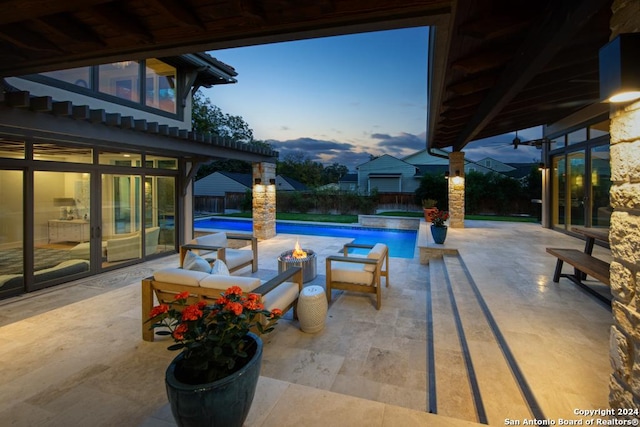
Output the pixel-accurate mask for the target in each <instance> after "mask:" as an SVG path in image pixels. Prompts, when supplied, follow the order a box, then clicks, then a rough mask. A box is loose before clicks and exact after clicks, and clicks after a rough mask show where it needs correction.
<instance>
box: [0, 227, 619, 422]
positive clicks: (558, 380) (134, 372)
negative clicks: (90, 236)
mask: <svg viewBox="0 0 640 427" xmlns="http://www.w3.org/2000/svg"><path fill="white" fill-rule="evenodd" d="M466 227H467V228H465V229H450V230H449V235H448V237H447V243H448V244H449V245H456V246H458V250H459V252H460V255H461V257H460V258H457V257H450V258H447V259H446V260H444V261H442V260H436V261H432V262H431V264H430V265H429V266H426V265H421V264H420V263H419V262H418V253H417V251H416V255H415V256H414V258H413V259H411V260H409V259H400V258H392V260H391V286H390V287H389V288H388V289H386V288H385V289H384V292H383V302H382V309H381V310H380V311H376V310H375V307H374V304H373V299H372V298H371V297H369V296H366V295H356V294H349V293H336V295H335V297H336V298H335V299H334V302H333V303H332V304H331V306H330V307H329V313H328V318H327V324H326V327H325V329H324V330H323V331H322V332H320V333H317V334H312V335H311V334H305V333H304V332H301V331H300V330H299V328H298V325H297V322H296V321H295V320H293V319H291V317H290V316H288V318H287V319H285V320H283V321H281V323H280V324H279V325H278V328H277V330H276V332H274V333H273V334H271V335H269V336H267V337H265V354H264V363H263V368H262V376H261V379H260V382H259V385H258V392H257V397H256V399H255V401H254V404H253V406H252V410H251V414H250V416H249V419H248V420H247V425H252V426H271V425H278V426H282V425H305V426H314V425H318V426H320V425H323V426H324V425H345V426H347V425H348V426H360V425H362V426H371V425H379V426H394V425H402V426H406V425H429V426H450V425H453V426H455V425H461V426H462V425H468V424H469V423H473V422H474V421H479V420H480V421H484V422H486V423H489V424H491V425H504V422H505V418H511V419H515V420H522V419H524V418H533V417H534V416H535V415H534V413H533V412H532V410H531V409H530V406H531V396H527V395H526V393H524V394H523V392H522V384H521V383H522V380H523V379H524V382H525V384H526V386H527V387H528V389H529V390H530V393H531V395H532V396H533V402H534V403H535V404H537V405H538V409H535V410H534V412H535V413H538V412H536V411H539V413H540V414H542V415H543V416H544V417H545V418H548V419H554V420H557V419H559V418H565V419H569V418H573V417H575V416H574V415H573V411H574V409H600V408H606V407H607V399H608V398H607V395H608V387H607V385H608V376H609V371H610V366H609V362H608V351H609V350H608V339H609V336H608V331H609V326H610V324H611V313H610V312H609V311H608V309H607V308H606V307H605V306H603V305H602V304H601V303H600V302H598V301H597V300H595V299H594V298H593V297H591V296H589V295H587V294H585V293H584V292H583V291H581V290H579V289H578V288H576V287H575V286H574V285H572V284H571V283H570V282H568V281H566V280H565V279H563V280H561V282H560V283H559V284H556V283H553V282H552V281H551V276H552V273H553V268H554V265H555V260H554V259H553V258H552V257H550V256H548V255H547V254H546V253H545V247H546V246H556V247H575V248H577V249H580V248H582V246H583V242H582V241H580V240H578V239H575V238H572V237H569V236H566V235H563V234H560V233H557V232H554V231H551V230H546V229H542V228H541V227H540V226H539V225H536V224H516V223H492V222H471V221H468V222H467V224H466ZM422 232H424V231H422ZM296 238H299V239H300V243H301V244H302V246H303V247H310V248H312V249H313V250H314V251H316V253H317V254H318V273H319V275H318V277H317V278H316V280H314V281H313V282H311V283H308V285H309V284H322V283H323V279H324V274H323V271H324V257H325V256H327V255H328V254H333V253H335V252H337V251H338V250H339V249H340V247H341V245H342V244H343V243H344V242H345V241H346V240H345V239H333V238H324V237H317V236H286V235H279V236H277V237H276V238H274V239H271V240H267V241H263V242H260V270H259V272H258V274H259V275H260V277H270V276H271V275H273V274H275V273H276V272H277V255H278V254H279V253H280V252H282V251H284V250H287V249H290V248H291V247H292V246H293V244H294V243H295V240H296ZM594 253H596V254H598V255H599V256H602V257H607V256H608V254H607V251H606V250H604V249H603V248H599V247H597V248H596V250H595V251H594ZM168 263H174V264H175V263H177V257H176V256H171V257H168V258H163V259H162V260H156V261H152V262H148V263H145V264H142V265H138V266H133V267H129V268H127V269H124V270H119V271H115V272H110V273H105V274H103V275H100V276H99V277H92V278H88V279H84V280H80V281H77V282H75V283H71V284H69V285H65V286H63V287H58V288H53V289H51V290H46V291H43V292H38V293H34V294H31V295H28V296H23V297H19V298H14V299H12V300H7V301H2V302H0V305H1V306H2V310H1V314H0V325H1V326H0V339H2V341H3V346H2V348H1V349H0V361H1V362H2V366H3V369H2V371H1V373H0V378H1V379H2V381H0V396H2V399H0V417H2V419H4V420H11V423H12V425H18V426H27V425H43V426H58V425H60V426H62V425H65V426H68V425H88V424H90V425H94V426H100V425H104V426H112V425H122V426H125V425H126V426H128V425H131V426H140V425H145V426H162V425H167V426H168V425H172V420H171V416H170V414H169V411H168V407H167V404H166V396H165V392H164V384H163V381H164V378H163V374H164V369H165V367H166V365H167V364H168V362H169V360H170V359H171V358H172V357H173V356H174V353H170V352H168V351H167V350H166V349H165V347H166V346H165V343H163V342H161V341H156V342H154V343H148V342H143V341H142V340H141V337H140V326H139V324H140V289H139V279H140V278H142V277H145V276H147V275H149V274H151V273H152V272H153V271H154V270H155V269H157V268H161V267H162V266H164V265H167V264H168ZM247 274H250V273H247ZM469 278H471V279H469ZM483 304H484V306H485V307H484V310H483V307H482V305H483ZM487 311H488V313H489V317H487ZM456 312H457V317H456V315H455V314H456ZM487 319H489V320H487ZM491 320H492V321H493V324H492V323H491ZM496 330H497V331H498V335H499V337H502V339H503V341H502V342H501V341H500V339H497V338H496ZM461 332H462V334H461ZM461 336H462V337H463V338H460V337H461ZM505 348H506V350H505ZM505 351H506V352H507V353H508V354H510V355H511V356H512V357H513V359H514V360H515V362H516V366H517V369H518V371H519V372H520V374H521V378H516V379H514V375H513V369H512V368H513V365H510V363H509V360H508V358H505ZM469 360H470V361H471V365H472V366H473V369H472V371H470V370H469V363H468V362H469ZM469 372H472V374H473V375H472V377H470V376H469ZM474 382H475V383H476V387H475V389H474V387H472V386H471V385H472V384H473V383H474ZM477 395H479V396H480V397H478V396H477ZM478 408H481V409H482V410H481V411H479V410H478ZM428 410H432V411H434V412H437V413H438V414H439V415H437V416H436V415H433V414H428V413H427V411H428ZM447 417H451V418H447Z"/></svg>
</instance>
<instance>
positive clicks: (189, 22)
mask: <svg viewBox="0 0 640 427" xmlns="http://www.w3.org/2000/svg"><path fill="white" fill-rule="evenodd" d="M147 2H148V3H151V4H152V5H153V6H155V8H157V9H158V10H159V11H160V12H161V13H162V14H164V15H165V16H167V17H169V18H171V19H172V20H173V21H175V22H176V23H178V25H182V26H187V27H194V28H199V29H201V30H204V29H205V26H204V24H203V23H202V21H201V20H200V18H199V17H198V14H197V13H195V12H194V11H193V10H192V9H191V8H190V7H189V5H188V4H187V3H186V2H184V1H182V2H177V1H173V0H147Z"/></svg>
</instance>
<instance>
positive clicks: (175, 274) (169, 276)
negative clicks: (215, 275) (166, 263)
mask: <svg viewBox="0 0 640 427" xmlns="http://www.w3.org/2000/svg"><path fill="white" fill-rule="evenodd" d="M209 275H210V274H209V273H204V272H202V271H193V270H185V269H183V268H178V267H171V268H163V269H162V270H158V271H156V272H155V273H153V278H154V279H155V280H157V281H158V282H164V283H176V284H179V285H187V286H200V281H201V280H203V279H204V278H205V277H207V276H209Z"/></svg>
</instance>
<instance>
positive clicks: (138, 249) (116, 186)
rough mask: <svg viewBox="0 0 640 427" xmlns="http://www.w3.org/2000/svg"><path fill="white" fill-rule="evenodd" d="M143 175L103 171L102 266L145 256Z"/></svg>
mask: <svg viewBox="0 0 640 427" xmlns="http://www.w3.org/2000/svg"><path fill="white" fill-rule="evenodd" d="M141 182H142V177H141V176H139V175H121V174H103V175H102V208H101V213H102V218H101V221H102V227H101V228H102V233H101V237H102V241H101V247H102V258H103V263H102V265H103V267H110V266H113V265H117V264H120V263H123V262H129V261H134V260H138V259H140V258H141V257H142V233H141V231H142V219H143V217H144V216H143V214H142V191H141Z"/></svg>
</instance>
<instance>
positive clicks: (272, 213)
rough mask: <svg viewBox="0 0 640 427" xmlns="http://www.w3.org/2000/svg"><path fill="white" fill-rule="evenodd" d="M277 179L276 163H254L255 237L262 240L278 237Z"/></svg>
mask: <svg viewBox="0 0 640 427" xmlns="http://www.w3.org/2000/svg"><path fill="white" fill-rule="evenodd" d="M275 178H276V165H275V163H266V162H262V163H254V164H253V181H254V183H255V182H256V180H259V181H260V183H259V184H253V235H254V236H255V237H257V238H258V239H260V240H264V239H270V238H272V237H274V236H275V235H276V186H275V185H274V184H271V180H275Z"/></svg>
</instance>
